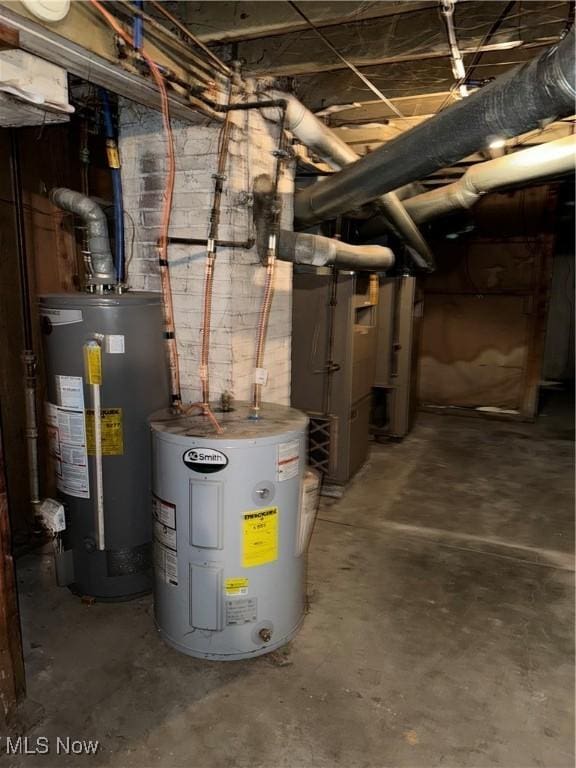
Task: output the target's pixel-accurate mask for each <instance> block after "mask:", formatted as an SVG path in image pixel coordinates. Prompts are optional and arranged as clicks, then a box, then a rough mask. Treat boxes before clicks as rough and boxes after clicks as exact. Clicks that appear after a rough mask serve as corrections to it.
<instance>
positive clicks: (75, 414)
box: [57, 408, 86, 447]
mask: <svg viewBox="0 0 576 768" xmlns="http://www.w3.org/2000/svg"><path fill="white" fill-rule="evenodd" d="M57 411H58V413H57V423H58V436H59V438H60V443H61V444H63V443H67V444H69V445H79V446H81V445H83V446H84V447H86V422H85V420H84V411H78V410H75V409H72V408H58V409H57Z"/></svg>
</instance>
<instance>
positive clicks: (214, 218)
mask: <svg viewBox="0 0 576 768" xmlns="http://www.w3.org/2000/svg"><path fill="white" fill-rule="evenodd" d="M231 94H232V82H230V88H229V91H228V103H229V102H230V97H231ZM230 127H231V113H230V112H227V113H226V118H225V120H224V124H223V125H222V130H221V132H220V139H219V147H218V167H217V169H216V173H215V174H214V196H213V200H212V209H211V212H210V227H209V232H208V243H207V250H206V271H205V275H204V310H203V318H202V346H201V351H200V384H201V387H202V403H201V407H202V412H203V413H204V415H205V416H208V418H209V419H210V421H211V422H212V423H213V424H214V426H215V428H216V431H217V432H218V433H222V432H223V429H222V427H221V426H220V424H219V423H218V420H217V419H216V417H215V416H214V414H213V413H212V409H211V408H210V372H209V364H210V331H211V324H212V292H213V287H214V266H215V263H216V248H217V246H216V242H217V237H218V225H219V223H220V207H221V200H222V190H223V187H224V180H225V178H226V176H225V172H226V161H227V159H228V145H229V141H230Z"/></svg>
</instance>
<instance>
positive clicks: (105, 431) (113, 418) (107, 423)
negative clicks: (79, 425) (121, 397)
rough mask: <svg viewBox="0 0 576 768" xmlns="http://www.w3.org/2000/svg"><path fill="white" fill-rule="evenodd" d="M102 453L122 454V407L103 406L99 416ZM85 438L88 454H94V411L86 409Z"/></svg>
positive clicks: (110, 454)
mask: <svg viewBox="0 0 576 768" xmlns="http://www.w3.org/2000/svg"><path fill="white" fill-rule="evenodd" d="M100 430H101V435H102V455H103V456H122V455H123V453H124V432H123V429H122V408H103V409H102V411H101V416H100ZM86 440H87V445H88V454H89V455H90V456H94V454H95V453H96V447H95V443H94V411H93V410H92V409H87V410H86Z"/></svg>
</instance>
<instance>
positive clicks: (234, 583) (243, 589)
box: [224, 578, 248, 596]
mask: <svg viewBox="0 0 576 768" xmlns="http://www.w3.org/2000/svg"><path fill="white" fill-rule="evenodd" d="M224 592H226V595H228V596H230V595H247V594H248V579H243V578H237V579H225V580H224Z"/></svg>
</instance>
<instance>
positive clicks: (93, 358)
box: [84, 340, 106, 551]
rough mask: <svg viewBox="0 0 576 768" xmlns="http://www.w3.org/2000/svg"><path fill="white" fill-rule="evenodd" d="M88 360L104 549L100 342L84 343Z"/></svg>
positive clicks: (99, 539) (98, 522)
mask: <svg viewBox="0 0 576 768" xmlns="http://www.w3.org/2000/svg"><path fill="white" fill-rule="evenodd" d="M84 358H85V361H86V380H87V383H88V384H89V385H90V393H91V400H92V410H93V411H94V465H95V476H96V477H95V480H96V490H95V493H94V517H95V526H94V527H95V529H96V546H97V548H98V549H99V550H100V551H102V550H104V549H106V543H105V529H104V479H103V475H102V400H101V397H100V386H101V383H102V354H101V349H100V343H99V342H98V341H96V340H92V341H88V342H86V344H85V345H84Z"/></svg>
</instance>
